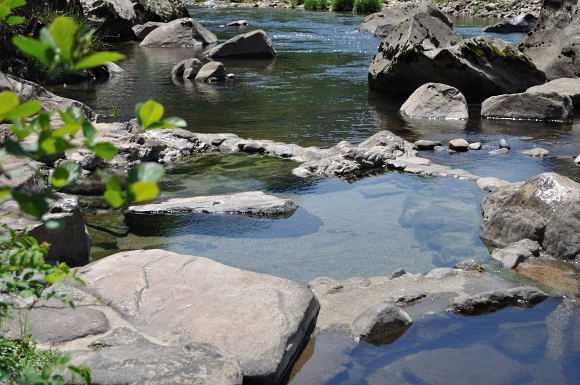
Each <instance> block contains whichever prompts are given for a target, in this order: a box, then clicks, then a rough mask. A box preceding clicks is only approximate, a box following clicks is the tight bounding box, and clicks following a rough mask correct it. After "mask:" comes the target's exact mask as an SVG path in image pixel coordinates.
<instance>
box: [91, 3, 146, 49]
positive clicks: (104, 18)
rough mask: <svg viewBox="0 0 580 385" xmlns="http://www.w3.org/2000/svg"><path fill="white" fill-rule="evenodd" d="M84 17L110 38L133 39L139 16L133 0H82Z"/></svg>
mask: <svg viewBox="0 0 580 385" xmlns="http://www.w3.org/2000/svg"><path fill="white" fill-rule="evenodd" d="M80 3H81V6H82V8H83V14H84V17H85V18H86V19H87V20H88V22H89V24H90V25H91V26H93V27H94V28H97V29H98V30H99V32H100V33H101V34H102V35H103V36H107V38H108V39H109V40H111V39H113V40H131V39H132V38H133V31H132V29H131V27H132V26H133V25H134V24H135V23H136V22H137V20H138V17H137V13H136V12H135V9H134V7H133V2H132V1H131V0H80Z"/></svg>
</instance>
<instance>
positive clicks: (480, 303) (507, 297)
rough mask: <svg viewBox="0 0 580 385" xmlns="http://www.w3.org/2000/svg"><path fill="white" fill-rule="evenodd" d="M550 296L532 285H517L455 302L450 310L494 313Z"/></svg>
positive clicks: (528, 304) (469, 312) (471, 313)
mask: <svg viewBox="0 0 580 385" xmlns="http://www.w3.org/2000/svg"><path fill="white" fill-rule="evenodd" d="M546 298H548V294H546V293H544V292H543V291H540V290H537V289H534V288H531V287H515V288H512V289H505V290H496V291H490V292H487V293H481V294H478V295H475V296H471V297H468V298H465V299H462V300H460V301H458V302H455V303H453V304H452V305H451V307H450V310H451V311H453V312H455V313H461V314H463V315H479V314H487V313H493V312H495V311H497V310H500V309H503V308H505V307H508V306H518V307H532V306H535V305H537V304H538V303H540V302H542V301H543V300H545V299H546Z"/></svg>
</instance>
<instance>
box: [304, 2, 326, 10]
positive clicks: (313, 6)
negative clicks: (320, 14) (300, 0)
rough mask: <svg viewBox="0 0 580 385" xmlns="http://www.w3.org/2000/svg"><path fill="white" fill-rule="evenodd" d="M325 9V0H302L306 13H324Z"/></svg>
mask: <svg viewBox="0 0 580 385" xmlns="http://www.w3.org/2000/svg"><path fill="white" fill-rule="evenodd" d="M327 8H328V1H327V0H304V9H305V10H307V11H324V10H326V9H327Z"/></svg>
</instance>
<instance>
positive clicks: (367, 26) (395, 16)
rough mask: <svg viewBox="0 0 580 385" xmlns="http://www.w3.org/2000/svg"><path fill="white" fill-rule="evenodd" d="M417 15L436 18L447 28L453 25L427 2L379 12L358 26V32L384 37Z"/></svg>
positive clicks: (401, 4) (408, 4)
mask: <svg viewBox="0 0 580 385" xmlns="http://www.w3.org/2000/svg"><path fill="white" fill-rule="evenodd" d="M417 14H425V15H427V16H431V17H436V18H437V19H439V20H441V21H442V22H443V23H445V24H447V25H448V26H449V27H453V23H451V21H449V19H448V18H447V16H445V14H444V13H443V12H441V11H440V10H439V8H437V7H436V6H435V5H433V4H431V3H429V2H416V3H415V2H409V3H399V4H395V5H394V6H392V7H389V8H386V9H384V10H382V11H380V12H376V13H372V14H370V15H368V16H367V17H365V19H364V20H363V22H362V23H361V25H359V27H358V29H359V30H360V31H365V32H370V33H372V34H374V35H375V36H379V37H386V36H388V35H389V33H390V32H391V31H392V30H393V29H395V27H397V26H398V25H399V24H401V23H402V22H404V21H406V20H408V19H410V18H411V17H413V16H415V15H417Z"/></svg>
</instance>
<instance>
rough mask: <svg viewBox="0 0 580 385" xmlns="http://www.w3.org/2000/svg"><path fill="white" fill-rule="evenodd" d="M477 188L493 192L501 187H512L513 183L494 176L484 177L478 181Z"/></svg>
mask: <svg viewBox="0 0 580 385" xmlns="http://www.w3.org/2000/svg"><path fill="white" fill-rule="evenodd" d="M476 183H477V186H478V187H479V188H480V189H482V190H484V191H487V192H492V191H494V190H496V189H498V188H501V187H509V186H512V183H510V182H508V181H507V180H503V179H499V178H496V177H493V176H488V177H483V178H479V179H477V182H476Z"/></svg>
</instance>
